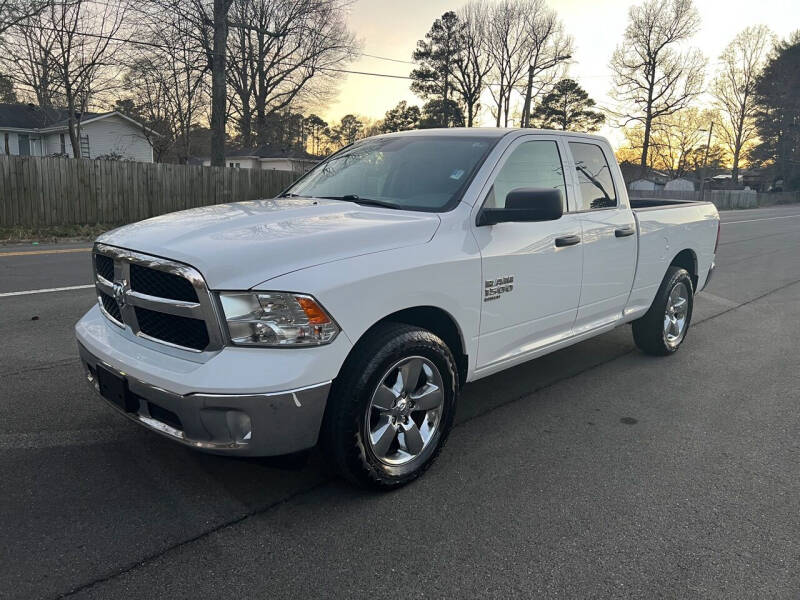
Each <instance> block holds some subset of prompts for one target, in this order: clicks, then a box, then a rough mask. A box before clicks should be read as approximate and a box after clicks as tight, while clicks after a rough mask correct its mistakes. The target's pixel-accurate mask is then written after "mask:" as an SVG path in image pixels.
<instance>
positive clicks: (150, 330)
mask: <svg viewBox="0 0 800 600" xmlns="http://www.w3.org/2000/svg"><path fill="white" fill-rule="evenodd" d="M136 320H137V321H138V323H139V331H141V332H142V333H144V334H145V335H149V336H150V337H153V338H156V339H159V340H164V341H165V342H169V343H170V344H177V345H178V346H185V347H187V348H193V349H194V350H203V349H204V348H205V347H206V346H208V330H207V329H206V324H205V321H201V320H200V319H189V318H186V317H179V316H176V315H168V314H167V313H162V312H156V311H154V310H148V309H146V308H141V307H139V306H137V307H136Z"/></svg>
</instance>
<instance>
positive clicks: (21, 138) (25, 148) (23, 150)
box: [17, 133, 31, 156]
mask: <svg viewBox="0 0 800 600" xmlns="http://www.w3.org/2000/svg"><path fill="white" fill-rule="evenodd" d="M17 144H18V145H19V152H18V154H19V155H20V156H30V155H31V138H30V137H28V134H27V133H20V134H19V135H17Z"/></svg>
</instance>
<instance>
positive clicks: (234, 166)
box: [228, 162, 242, 169]
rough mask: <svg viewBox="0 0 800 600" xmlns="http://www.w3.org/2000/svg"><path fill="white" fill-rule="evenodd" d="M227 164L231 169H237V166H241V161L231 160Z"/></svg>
mask: <svg viewBox="0 0 800 600" xmlns="http://www.w3.org/2000/svg"><path fill="white" fill-rule="evenodd" d="M228 166H229V167H230V168H231V169H238V168H239V167H241V166H242V163H237V162H232V163H228Z"/></svg>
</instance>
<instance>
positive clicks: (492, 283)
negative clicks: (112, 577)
mask: <svg viewBox="0 0 800 600" xmlns="http://www.w3.org/2000/svg"><path fill="white" fill-rule="evenodd" d="M512 291H514V276H513V275H508V276H506V277H498V278H497V279H487V280H486V281H485V282H484V284H483V301H484V302H489V300H497V299H498V298H499V297H500V295H501V294H505V293H506V292H512Z"/></svg>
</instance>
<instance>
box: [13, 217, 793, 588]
mask: <svg viewBox="0 0 800 600" xmlns="http://www.w3.org/2000/svg"><path fill="white" fill-rule="evenodd" d="M722 219H723V225H722V237H721V241H720V246H719V251H718V254H717V271H716V273H715V275H714V279H713V281H712V283H711V285H710V286H709V287H708V289H707V290H706V291H705V292H704V293H702V294H701V295H699V296H698V298H697V302H696V305H695V314H694V319H693V324H692V329H691V330H690V332H689V335H688V338H687V342H686V343H685V344H684V346H683V347H682V349H681V351H680V352H679V353H678V354H677V355H675V356H672V357H669V358H661V359H658V358H652V357H647V356H645V355H643V354H641V353H640V352H638V351H637V350H636V349H635V347H634V345H633V341H632V337H631V333H630V328H629V327H621V328H619V329H617V330H615V331H613V332H611V333H609V334H606V335H603V336H601V337H598V338H596V339H593V340H590V341H587V342H584V343H581V344H578V345H576V346H573V347H571V348H568V349H566V350H562V351H559V352H557V353H555V354H551V355H549V356H547V357H545V358H543V359H540V360H537V361H534V362H531V363H528V364H526V365H522V366H520V367H517V368H515V369H513V370H511V371H507V372H504V373H501V374H499V375H496V376H493V377H490V378H487V379H483V380H481V381H479V382H476V383H474V384H470V385H468V386H467V387H466V388H465V389H464V392H463V395H462V399H461V404H460V405H459V408H458V415H457V418H456V420H457V426H456V428H455V429H454V430H453V432H452V434H451V436H450V440H449V442H448V445H447V447H446V448H445V450H444V452H443V453H442V455H441V457H440V459H439V461H438V462H437V463H436V465H435V466H434V467H433V468H432V469H431V470H430V471H429V472H428V474H427V475H426V476H425V477H423V478H422V479H421V480H419V481H418V482H416V483H414V484H412V485H410V486H408V487H406V488H403V489H401V490H399V491H397V492H393V493H388V494H376V493H372V492H364V491H359V490H356V489H353V488H351V487H350V486H348V485H347V484H345V483H343V482H341V481H339V480H336V479H334V478H332V477H331V476H330V475H329V474H327V473H326V470H325V462H324V457H322V456H320V455H318V454H317V453H314V454H312V456H311V458H310V459H309V461H308V463H307V464H302V463H300V462H299V461H292V460H284V459H269V460H244V459H231V458H222V457H216V456H209V455H204V454H200V453H197V452H193V451H191V450H188V449H186V448H184V447H181V446H179V445H177V444H175V443H172V442H170V441H168V440H165V439H162V438H161V437H159V436H157V435H155V434H153V433H150V432H148V431H144V430H142V429H140V428H138V427H136V426H134V425H133V424H131V423H130V422H128V421H125V420H124V419H123V418H122V417H120V416H119V415H117V414H115V413H114V412H112V410H111V409H109V408H107V407H106V406H105V405H104V404H103V403H102V402H101V401H100V400H99V399H98V398H96V397H95V396H94V395H93V393H92V392H90V390H89V388H88V386H87V385H86V383H85V381H84V380H83V374H82V371H81V367H80V364H79V362H78V359H77V351H76V345H75V341H74V337H73V332H72V329H73V326H74V324H75V322H76V321H77V320H78V319H79V318H80V316H81V315H82V314H83V313H84V312H85V311H86V310H87V308H88V307H89V306H91V304H92V303H93V302H94V301H96V300H95V297H94V292H93V290H92V289H91V288H88V287H83V286H88V284H89V283H90V281H91V269H90V254H89V252H88V245H87V244H61V245H58V246H46V245H39V246H30V245H27V246H9V247H5V248H2V249H0V340H2V360H0V484H2V488H3V489H2V493H0V514H1V515H2V526H1V527H0V531H1V532H2V533H1V534H0V597H2V598H40V597H41V598H56V597H65V596H67V597H73V596H74V597H78V598H107V597H116V598H119V597H136V598H145V597H146V598H154V597H206V598H223V597H224V598H228V597H242V598H251V597H263V598H267V597H289V596H297V597H304V596H312V595H313V596H323V597H332V596H342V597H373V598H374V597H379V598H383V597H396V598H408V597H423V596H424V597H467V596H470V597H487V596H491V597H512V596H515V597H569V598H573V597H582V598H586V597H639V598H641V597H648V598H649V597H706V598H708V597H716V598H733V597H749V598H752V597H784V598H796V597H797V590H798V589H800V518H798V515H800V411H799V410H798V404H800V402H799V401H800V392H799V391H798V389H799V388H800V385H798V373H800V356H799V355H798V349H799V346H800V343H799V342H798V340H800V207H798V206H796V205H795V206H787V207H777V208H770V209H756V210H747V211H731V212H724V213H722ZM73 286H81V287H79V288H78V289H70V290H62V291H51V292H42V293H20V292H28V291H31V290H40V289H49V288H64V287H73Z"/></svg>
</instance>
